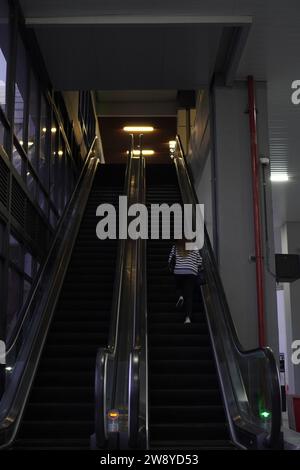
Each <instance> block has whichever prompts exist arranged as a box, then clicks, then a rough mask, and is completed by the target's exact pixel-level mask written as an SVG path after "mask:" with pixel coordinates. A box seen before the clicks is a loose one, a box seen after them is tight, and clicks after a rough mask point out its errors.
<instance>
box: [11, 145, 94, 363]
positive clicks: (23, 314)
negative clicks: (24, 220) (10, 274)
mask: <svg viewBox="0 0 300 470" xmlns="http://www.w3.org/2000/svg"><path fill="white" fill-rule="evenodd" d="M96 140H97V136H95V137H94V139H93V142H92V144H91V146H90V149H89V151H88V153H87V155H86V157H85V161H84V164H83V167H82V170H81V173H80V176H79V178H78V180H77V184H76V186H75V188H74V191H73V193H72V196H71V198H70V200H69V202H68V204H67V206H66V207H65V209H64V211H63V214H62V216H61V218H60V221H59V223H58V226H57V229H56V232H55V235H54V239H53V241H52V243H51V247H50V249H49V251H48V254H47V258H46V260H45V262H44V263H43V264H42V266H41V269H40V271H39V273H38V276H37V278H36V280H35V282H34V284H33V286H32V288H31V291H30V293H29V295H28V297H27V300H26V302H25V304H24V306H23V307H22V309H21V311H20V313H19V316H18V323H16V325H15V326H14V328H13V330H12V332H11V333H10V335H9V338H8V340H7V342H6V355H8V354H9V353H10V351H11V350H12V349H13V347H14V346H15V344H16V343H17V341H18V338H19V336H20V333H21V331H22V328H23V325H24V324H25V322H26V320H27V317H28V315H29V313H30V309H31V306H32V304H33V302H34V298H35V295H36V294H37V292H38V290H39V286H40V284H41V281H42V279H43V275H44V273H45V271H46V269H47V266H48V263H49V260H50V259H51V257H52V254H53V251H54V249H55V247H56V244H57V240H58V238H59V234H60V229H61V227H62V226H63V224H64V223H65V220H66V218H67V217H68V214H69V212H70V210H71V207H72V206H73V203H74V200H75V198H76V195H77V193H78V190H79V187H80V184H81V181H82V179H83V175H84V174H85V171H86V168H87V165H88V163H89V159H90V156H91V153H92V151H93V148H94V146H95V143H96Z"/></svg>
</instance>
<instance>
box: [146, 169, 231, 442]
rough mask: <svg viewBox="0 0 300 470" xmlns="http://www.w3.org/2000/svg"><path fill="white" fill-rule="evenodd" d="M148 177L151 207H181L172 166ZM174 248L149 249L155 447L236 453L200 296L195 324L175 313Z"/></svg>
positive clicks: (156, 244)
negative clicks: (169, 265) (171, 268)
mask: <svg viewBox="0 0 300 470" xmlns="http://www.w3.org/2000/svg"><path fill="white" fill-rule="evenodd" d="M146 175H147V177H146V181H147V184H146V186H147V205H148V206H149V205H150V204H151V203H156V204H158V203H163V202H164V203H168V204H173V203H175V202H177V203H181V197H180V192H179V187H178V183H177V176H176V172H175V168H174V166H173V165H148V166H147V168H146ZM171 246H172V243H171V242H170V241H169V240H149V241H148V245H147V271H148V341H149V397H150V404H149V413H150V425H149V432H150V448H152V449H162V448H165V449H189V448H190V449H228V448H232V445H231V443H230V441H229V432H228V429H227V423H226V418H225V413H224V406H223V402H222V397H221V394H220V387H219V383H218V377H217V372H216V367H215V363H214V357H213V351H212V345H211V341H210V335H209V331H208V326H207V322H206V318H205V315H204V312H203V306H202V301H201V298H200V295H199V293H198V296H197V295H195V300H194V310H193V311H194V314H193V322H192V324H190V325H184V324H183V322H184V312H180V311H179V312H178V311H176V309H175V304H176V301H177V299H176V295H175V283H174V279H173V275H172V274H170V273H169V271H168V268H167V262H168V256H169V253H170V250H171Z"/></svg>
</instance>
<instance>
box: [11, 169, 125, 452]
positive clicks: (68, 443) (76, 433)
mask: <svg viewBox="0 0 300 470" xmlns="http://www.w3.org/2000/svg"><path fill="white" fill-rule="evenodd" d="M124 176H125V167H124V165H101V166H100V168H99V169H98V173H97V174H96V176H95V180H94V183H93V187H92V190H91V193H90V196H89V199H88V203H87V207H86V210H85V213H84V216H83V220H82V223H81V227H80V230H79V234H78V237H77V241H76V244H75V247H74V250H73V253H72V258H71V261H70V264H69V267H68V271H67V274H66V277H65V280H64V283H63V287H62V290H61V293H60V297H59V301H58V304H57V308H56V311H55V314H54V317H53V320H52V324H51V327H50V330H49V333H48V337H47V340H46V344H45V347H44V350H43V353H42V357H41V361H40V364H39V367H38V371H37V374H36V377H35V381H34V384H33V387H32V391H31V394H30V396H29V400H28V403H27V406H26V409H25V413H24V417H23V420H22V422H21V426H20V429H19V433H18V435H17V440H16V442H15V443H14V448H15V449H33V450H34V449H87V448H89V439H90V435H91V434H92V433H93V431H94V376H95V360H96V353H97V350H98V348H99V347H102V346H106V344H107V338H108V329H109V319H110V309H111V302H112V296H113V283H114V276H115V265H116V255H117V246H118V242H117V240H105V241H100V240H99V239H98V238H97V237H96V224H97V222H98V221H99V218H97V217H96V208H97V206H98V205H99V204H101V203H104V202H106V203H111V204H116V207H117V206H118V204H117V202H118V196H119V195H120V194H122V192H123V185H124Z"/></svg>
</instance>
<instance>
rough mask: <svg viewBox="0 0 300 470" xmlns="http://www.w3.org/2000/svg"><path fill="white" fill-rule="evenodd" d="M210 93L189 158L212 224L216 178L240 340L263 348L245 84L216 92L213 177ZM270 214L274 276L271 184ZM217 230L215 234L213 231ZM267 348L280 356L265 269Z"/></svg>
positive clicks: (263, 137)
mask: <svg viewBox="0 0 300 470" xmlns="http://www.w3.org/2000/svg"><path fill="white" fill-rule="evenodd" d="M208 98H209V97H208V93H207V92H206V93H205V94H204V95H202V97H200V99H199V100H198V104H197V118H196V126H195V132H194V134H193V138H192V143H191V146H190V149H191V153H190V155H189V159H190V163H191V166H192V169H193V173H194V179H195V184H196V187H197V191H198V195H199V197H200V198H201V202H202V201H204V203H205V204H206V206H207V207H208V211H207V214H206V217H207V221H208V225H209V223H211V221H212V207H213V204H212V197H213V192H212V191H213V190H212V184H211V181H212V178H215V177H216V198H217V199H216V203H217V204H216V205H217V214H216V217H217V220H218V239H217V244H218V252H219V267H220V273H221V277H222V280H223V284H224V288H225V292H226V295H227V300H228V303H229V307H230V310H231V313H232V317H233V320H234V323H235V325H236V328H237V332H238V336H239V338H240V341H241V343H242V344H243V346H244V347H245V348H247V349H248V348H253V347H257V346H258V322H257V298H256V275H255V262H253V261H250V257H251V256H253V255H254V254H255V243H254V228H253V204H252V179H251V158H250V141H249V123H248V114H247V109H248V97H247V87H246V84H245V83H244V82H240V83H236V84H235V85H234V86H233V87H232V88H225V87H224V88H223V87H218V88H216V89H215V141H214V149H213V150H214V155H215V165H216V174H215V175H212V174H211V168H212V167H211V164H210V160H211V158H212V157H213V153H212V136H211V129H210V127H211V117H210V107H209V102H208ZM257 109H258V116H257V122H258V130H259V136H258V140H259V152H260V154H262V155H269V153H268V119H267V101H266V86H265V84H258V85H257ZM267 215H268V226H269V233H270V234H271V236H270V238H271V240H270V246H269V249H270V259H271V260H272V262H271V267H270V270H271V271H274V256H273V254H274V246H273V239H272V234H273V219H272V202H271V188H270V185H269V184H268V185H267ZM210 231H212V230H210ZM265 292H266V297H265V309H266V313H265V315H266V328H267V343H268V344H269V345H270V346H271V347H272V349H273V350H274V352H275V354H276V355H278V326H277V306H276V284H275V280H274V277H273V276H272V275H271V274H270V273H269V272H268V270H267V268H266V269H265Z"/></svg>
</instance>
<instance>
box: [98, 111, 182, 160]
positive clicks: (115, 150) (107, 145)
mask: <svg viewBox="0 0 300 470" xmlns="http://www.w3.org/2000/svg"><path fill="white" fill-rule="evenodd" d="M134 125H135V126H136V125H140V126H152V127H154V132H149V133H145V134H144V136H143V148H144V149H145V150H146V149H147V150H154V151H155V154H154V156H151V157H149V156H147V157H145V158H146V161H147V162H148V163H170V161H171V160H170V156H169V141H170V140H174V139H175V137H176V130H177V119H176V118H175V117H147V118H136V117H132V116H129V117H128V116H127V117H102V118H99V127H100V133H101V139H102V145H103V153H104V158H105V161H106V162H107V163H124V162H125V161H126V152H127V151H128V150H129V148H130V145H131V140H130V136H129V134H128V133H127V132H124V130H123V127H125V126H134ZM137 146H138V136H136V142H135V148H137Z"/></svg>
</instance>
